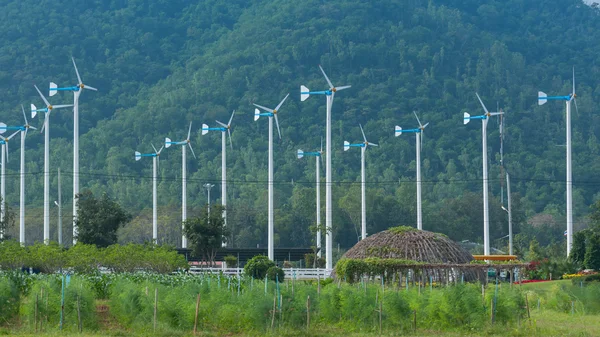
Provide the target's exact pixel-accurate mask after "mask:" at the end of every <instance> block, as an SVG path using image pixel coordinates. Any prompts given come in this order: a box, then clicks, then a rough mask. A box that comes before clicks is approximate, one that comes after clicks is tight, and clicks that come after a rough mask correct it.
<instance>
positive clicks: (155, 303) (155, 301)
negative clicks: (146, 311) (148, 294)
mask: <svg viewBox="0 0 600 337" xmlns="http://www.w3.org/2000/svg"><path fill="white" fill-rule="evenodd" d="M157 307H158V288H154V324H153V325H154V332H156V311H157Z"/></svg>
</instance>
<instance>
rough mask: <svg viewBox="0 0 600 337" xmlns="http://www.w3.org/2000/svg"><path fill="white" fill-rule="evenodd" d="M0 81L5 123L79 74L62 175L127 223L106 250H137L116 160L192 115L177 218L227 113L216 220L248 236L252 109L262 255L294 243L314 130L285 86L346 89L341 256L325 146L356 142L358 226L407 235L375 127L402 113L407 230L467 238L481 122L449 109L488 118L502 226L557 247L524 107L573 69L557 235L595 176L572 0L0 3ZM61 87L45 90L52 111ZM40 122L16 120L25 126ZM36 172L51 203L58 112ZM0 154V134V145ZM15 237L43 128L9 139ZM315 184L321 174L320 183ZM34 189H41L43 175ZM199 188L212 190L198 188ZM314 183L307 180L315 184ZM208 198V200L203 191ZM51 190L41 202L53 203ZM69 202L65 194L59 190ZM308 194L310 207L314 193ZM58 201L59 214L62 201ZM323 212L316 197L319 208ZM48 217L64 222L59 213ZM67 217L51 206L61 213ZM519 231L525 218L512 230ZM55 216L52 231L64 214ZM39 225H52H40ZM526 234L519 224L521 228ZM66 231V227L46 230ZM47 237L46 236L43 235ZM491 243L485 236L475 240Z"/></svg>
mask: <svg viewBox="0 0 600 337" xmlns="http://www.w3.org/2000/svg"><path fill="white" fill-rule="evenodd" d="M1 8H2V9H3V10H2V11H1V12H0V31H1V32H2V34H0V89H1V90H2V99H1V100H0V107H1V108H2V121H4V122H6V123H7V124H15V123H19V124H22V117H21V113H20V104H24V105H25V106H26V107H27V106H28V105H29V104H30V103H34V104H38V105H39V104H40V103H41V100H40V98H39V97H38V96H37V94H36V92H35V89H34V88H33V84H34V83H36V84H37V85H38V86H40V87H46V86H47V83H48V82H49V81H54V82H56V83H58V84H59V85H73V84H75V81H76V77H75V73H74V70H73V68H72V64H71V62H70V57H71V56H74V57H75V59H76V61H77V63H78V67H79V71H80V72H81V75H82V77H83V80H84V82H85V83H87V84H89V85H92V86H94V87H97V88H98V89H99V91H98V92H85V93H83V94H82V96H81V100H80V102H81V104H80V116H81V117H80V119H81V133H82V136H81V140H80V142H81V145H80V147H81V184H82V186H81V187H82V189H84V188H89V189H91V190H92V191H93V192H94V193H103V192H107V193H108V194H109V195H111V196H112V197H114V198H116V199H117V200H118V201H119V202H121V203H122V204H123V205H125V206H126V207H127V208H128V209H130V211H131V212H132V213H133V214H134V215H135V216H136V218H135V219H134V220H133V221H132V223H131V224H130V225H128V226H127V227H126V228H124V229H123V230H122V232H121V239H122V240H123V241H127V240H135V241H143V240H148V239H150V233H151V224H150V223H151V221H150V213H151V212H150V207H151V205H152V202H151V197H152V196H151V184H152V181H151V179H150V177H151V169H152V164H151V162H150V161H148V160H141V161H139V162H136V161H134V158H133V152H134V151H135V150H139V151H141V152H149V151H150V150H151V143H153V144H154V145H158V144H161V143H162V142H163V141H164V138H165V137H170V138H173V139H178V138H182V139H183V137H185V134H186V132H187V125H188V123H189V122H190V121H192V122H193V130H194V132H195V133H194V136H193V137H192V138H193V139H192V145H193V147H194V150H195V151H196V154H197V156H198V158H197V160H194V159H192V158H190V157H191V156H188V158H190V160H189V166H188V178H189V179H190V183H189V184H188V193H189V199H190V200H189V201H188V204H189V205H190V208H195V210H194V209H193V210H191V212H192V213H194V211H197V210H198V208H200V207H202V205H204V204H205V203H206V193H205V190H204V189H203V188H202V185H203V184H204V183H206V182H212V183H215V184H218V181H219V179H220V168H221V158H220V136H219V135H218V134H215V133H209V134H208V135H205V136H201V135H200V133H198V132H197V131H198V130H199V128H200V125H201V124H202V123H207V124H209V125H210V126H215V122H214V120H215V119H218V120H221V121H226V120H227V118H228V117H229V115H230V113H231V111H232V110H236V111H237V113H236V116H235V118H234V120H233V127H232V130H233V133H232V138H233V151H231V150H230V151H228V153H227V155H228V158H227V163H228V178H229V180H230V183H229V184H228V193H229V198H228V206H229V209H230V212H229V214H230V218H229V225H230V226H231V227H232V228H233V232H234V236H233V239H232V240H233V244H234V245H236V246H256V245H257V244H260V245H261V246H263V245H264V244H265V243H266V240H267V235H266V230H267V227H266V209H267V203H266V200H267V189H266V186H267V185H266V180H267V145H268V144H267V124H266V121H264V120H262V119H260V120H259V121H257V122H254V121H253V119H252V117H253V116H252V115H253V107H252V103H258V104H262V105H267V106H274V105H276V104H277V102H279V100H281V98H283V96H284V95H285V94H286V93H288V92H289V93H291V94H290V99H289V100H288V101H287V102H286V103H285V104H284V105H283V107H282V108H281V110H280V113H279V122H280V124H281V128H282V129H281V132H282V139H281V141H279V142H278V143H276V144H275V159H276V163H275V180H276V185H275V186H276V191H275V196H276V203H275V207H276V214H275V223H276V228H275V231H276V245H277V246H307V245H310V244H311V240H312V236H311V235H310V233H309V230H308V227H309V226H310V225H312V224H313V223H314V183H313V181H314V173H315V172H314V162H313V161H309V160H298V159H296V157H295V152H296V149H298V148H302V149H304V150H307V151H312V150H316V149H317V148H318V147H319V146H320V142H321V137H324V134H325V131H324V125H325V100H324V99H323V98H322V97H311V98H310V99H309V100H308V101H306V102H300V99H299V87H300V85H301V84H304V85H306V86H307V87H309V88H311V89H315V90H323V89H326V82H325V80H324V79H323V77H322V75H321V73H320V71H319V69H318V65H319V64H321V65H322V66H323V67H324V68H325V70H326V71H327V73H328V75H329V77H330V78H331V79H332V81H333V82H334V84H337V85H347V84H351V85H352V88H351V89H349V90H346V91H343V92H340V93H339V95H336V100H335V103H334V107H333V125H334V129H333V141H334V144H338V145H336V146H334V151H333V153H332V156H333V157H332V160H333V167H334V175H333V179H334V181H335V182H336V183H335V184H334V226H335V227H334V229H333V230H334V242H335V243H336V244H339V245H340V246H341V247H342V248H343V247H349V246H351V245H353V244H354V243H355V242H356V240H357V235H358V234H359V232H360V229H359V228H360V215H359V212H360V185H359V184H357V182H358V181H359V180H360V153H359V151H348V152H346V153H344V152H343V151H342V143H343V141H344V140H348V141H359V140H360V139H361V135H360V130H359V128H358V124H359V123H362V125H363V126H364V127H365V133H366V134H367V137H368V138H369V140H370V141H373V142H376V143H379V144H380V147H378V148H369V149H368V151H367V180H368V191H367V199H368V207H367V210H368V215H367V218H368V232H369V233H375V232H378V231H381V230H383V229H385V228H388V227H389V226H397V225H413V226H414V224H415V221H416V205H415V184H414V175H415V146H414V142H415V139H414V136H413V135H411V134H405V135H402V136H401V137H398V138H394V133H393V130H394V125H400V126H402V127H404V128H414V127H415V126H416V125H417V124H416V121H415V119H414V116H413V113H412V112H413V111H416V112H418V114H419V116H420V118H421V121H423V122H430V123H431V124H430V126H429V127H428V128H427V129H426V131H425V139H424V143H423V151H422V158H423V179H424V181H425V183H424V191H423V197H424V209H423V212H424V228H425V229H430V230H434V231H439V232H442V233H446V234H448V235H449V236H450V237H451V238H453V239H455V240H465V239H468V240H471V241H480V240H481V237H482V228H481V227H482V203H481V198H480V195H481V129H480V128H481V126H480V125H479V123H471V124H469V125H466V126H463V125H462V113H463V111H469V112H470V113H471V114H473V115H475V114H480V113H481V112H482V109H481V107H480V106H479V102H478V101H477V98H476V96H475V92H478V93H479V94H480V95H481V96H482V99H483V100H484V102H485V103H486V104H487V106H488V108H490V109H491V108H494V109H495V108H496V105H497V104H498V105H499V106H500V107H501V108H503V110H504V111H506V116H505V122H506V138H505V143H504V150H505V157H504V160H505V164H506V168H507V169H508V170H509V172H510V173H511V174H512V183H513V185H512V186H511V188H512V190H513V192H514V193H513V198H514V202H513V203H514V208H515V210H514V214H515V223H516V225H515V226H516V227H517V228H516V231H524V232H525V233H529V234H536V235H537V236H538V239H539V240H540V241H542V242H543V243H544V244H549V243H551V242H553V241H556V242H558V243H557V244H560V243H561V242H562V240H563V238H562V231H563V230H564V225H563V224H564V215H563V214H564V209H565V206H564V199H565V198H564V194H565V183H564V178H565V150H564V146H562V145H563V144H564V139H565V123H564V104H561V103H558V102H550V103H548V104H546V105H544V106H542V107H538V106H537V102H536V97H537V91H538V90H542V91H545V92H547V93H548V94H557V95H567V94H569V93H570V92H571V89H570V88H571V85H572V84H571V71H572V67H575V72H576V76H577V95H578V112H574V114H573V153H574V157H573V160H574V161H573V172H574V174H573V177H574V181H575V183H574V209H575V216H576V221H577V224H576V228H577V226H579V227H581V226H584V225H585V221H586V220H585V216H586V214H587V213H588V208H589V205H590V204H592V203H593V202H594V201H595V200H596V199H597V198H598V196H597V187H598V184H599V183H600V180H598V178H597V177H598V175H599V174H600V159H599V158H598V154H599V153H600V145H599V144H598V139H597V138H598V136H599V132H600V129H599V128H600V117H598V116H597V114H596V113H595V105H596V102H597V100H598V93H599V92H600V86H598V84H597V81H596V79H597V78H598V76H599V74H600V67H599V64H598V61H597V60H598V55H600V21H599V20H598V19H599V18H600V17H599V12H598V10H596V9H595V8H591V7H588V6H586V5H584V4H583V3H582V2H581V1H580V0H558V1H556V0H534V1H531V0H530V1H527V0H507V1H493V0H485V1H481V0H479V1H475V0H467V1H465V0H461V1H458V0H432V1H429V2H424V1H416V0H409V1H399V0H382V1H376V2H365V1H357V0H351V1H337V0H336V1H317V0H307V1H295V2H294V1H284V0H273V1H256V0H245V1H239V0H230V1H223V0H209V1H200V2H194V3H191V2H189V1H184V0H172V1H141V0H137V1H124V0H122V1H119V0H114V1H84V2H82V1H71V0H69V1H62V2H56V1H41V2H40V1H32V0H23V1H2V7H1ZM71 101H72V97H71V94H69V93H62V94H59V95H56V96H54V97H52V99H50V102H52V103H54V104H57V103H58V104H63V103H71ZM41 122H42V121H41V120H35V121H33V123H32V124H34V125H36V126H41ZM51 127H52V129H51V130H52V131H51V132H52V134H51V138H52V139H51V157H52V163H51V167H52V170H53V172H54V171H55V169H56V168H57V167H58V166H60V167H61V169H62V172H63V174H64V175H63V181H62V182H63V196H64V195H69V194H70V192H71V186H72V181H71V177H70V176H69V173H70V172H71V170H72V137H73V134H72V132H73V131H72V113H71V112H70V111H68V109H67V110H57V111H55V112H54V113H53V115H52V118H51ZM13 143H15V142H13ZM488 145H489V158H490V165H491V166H490V184H491V195H493V199H492V201H491V207H490V208H491V224H492V228H491V238H492V239H496V238H500V237H502V236H504V235H506V234H507V225H506V215H505V213H504V211H502V210H501V209H500V188H501V181H502V179H501V176H500V167H499V165H498V162H499V145H500V142H499V132H498V123H497V121H495V120H494V121H490V123H489V125H488ZM27 146H28V148H27V152H26V156H27V170H28V181H27V205H28V209H27V226H28V230H27V233H28V241H34V240H41V238H42V231H41V226H42V218H41V214H42V212H41V206H42V196H43V195H42V191H43V185H42V183H43V180H42V178H43V177H42V175H41V170H42V168H43V137H42V136H41V135H39V134H38V133H36V132H31V133H30V134H29V136H28V140H27ZM17 152H18V146H16V144H13V145H12V146H11V155H10V158H11V159H12V160H11V161H10V163H9V164H8V166H7V170H8V172H10V174H9V176H8V177H7V184H8V185H7V192H8V194H7V200H8V202H9V204H10V205H11V206H13V207H14V208H15V210H16V209H17V208H18V176H17V175H16V173H17V172H18V160H16V158H17ZM323 175H324V173H323ZM180 177H181V153H180V151H176V150H173V149H167V150H165V151H164V152H163V154H162V155H161V161H160V179H161V180H160V184H159V187H158V188H159V203H160V204H161V205H162V207H161V209H160V210H159V214H160V221H159V226H160V229H159V236H160V237H162V238H165V239H164V241H165V242H169V243H172V244H177V243H178V241H177V240H179V239H178V238H179V237H180V229H179V227H180V224H179V221H180V219H181V218H180V217H181V215H180V211H179V207H180V199H181V183H180ZM52 184H53V185H52V187H51V188H52V191H56V189H57V179H56V176H55V175H54V173H53V177H52ZM217 186H218V185H217ZM323 192H324V189H323ZM219 194H220V189H219V188H218V187H216V188H213V190H212V195H213V196H216V198H219V197H220V196H219ZM54 195H55V193H54ZM66 199H69V198H66ZM322 200H324V198H322ZM68 207H70V205H69V204H66V205H65V209H66V210H68V209H69V208H68ZM323 209H324V205H323ZM65 213H66V214H65ZM69 213H70V212H69V211H64V212H63V214H65V219H68V218H69ZM528 219H529V220H531V221H530V222H531V223H533V225H525V224H526V222H527V220H528ZM65 222H66V223H68V222H69V221H65ZM53 226H54V223H53ZM532 226H533V227H532ZM66 232H67V233H70V229H68V228H67V229H66ZM53 235H54V234H53ZM493 243H494V244H496V245H498V246H501V245H504V244H505V242H504V243H503V242H499V241H493Z"/></svg>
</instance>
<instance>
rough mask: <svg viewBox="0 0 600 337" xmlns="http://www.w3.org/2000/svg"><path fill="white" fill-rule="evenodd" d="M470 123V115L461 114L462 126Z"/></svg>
mask: <svg viewBox="0 0 600 337" xmlns="http://www.w3.org/2000/svg"><path fill="white" fill-rule="evenodd" d="M470 121H471V115H470V114H469V113H468V112H465V113H464V114H463V125H467V124H469V122H470Z"/></svg>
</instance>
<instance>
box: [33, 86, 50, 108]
mask: <svg viewBox="0 0 600 337" xmlns="http://www.w3.org/2000/svg"><path fill="white" fill-rule="evenodd" d="M33 86H34V87H35V90H37V92H38V94H40V97H41V98H42V100H43V101H44V103H46V107H49V106H50V103H48V100H47V99H46V97H44V95H42V92H41V91H40V89H38V87H37V85H35V84H34V85H33Z"/></svg>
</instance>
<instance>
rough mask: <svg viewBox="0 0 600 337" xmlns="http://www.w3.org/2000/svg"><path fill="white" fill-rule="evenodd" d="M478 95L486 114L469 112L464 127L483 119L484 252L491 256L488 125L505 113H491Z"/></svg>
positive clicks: (464, 117)
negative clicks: (492, 119) (471, 113)
mask: <svg viewBox="0 0 600 337" xmlns="http://www.w3.org/2000/svg"><path fill="white" fill-rule="evenodd" d="M475 95H477V99H478V100H479V103H481V106H482V107H483V110H484V111H485V113H484V114H483V115H480V116H471V115H470V114H469V113H468V112H465V113H464V114H463V125H466V124H468V123H469V122H470V121H471V119H481V143H482V150H483V250H484V255H490V214H489V203H488V167H487V123H488V120H489V117H491V116H497V115H503V114H504V112H502V111H499V112H489V111H488V109H487V108H486V107H485V104H483V101H482V100H481V98H480V97H479V94H477V93H475Z"/></svg>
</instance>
